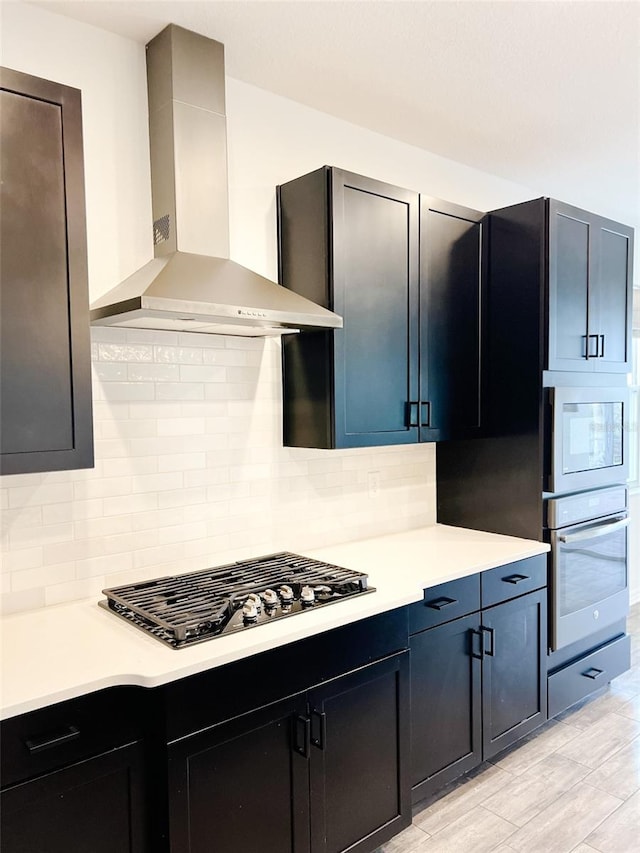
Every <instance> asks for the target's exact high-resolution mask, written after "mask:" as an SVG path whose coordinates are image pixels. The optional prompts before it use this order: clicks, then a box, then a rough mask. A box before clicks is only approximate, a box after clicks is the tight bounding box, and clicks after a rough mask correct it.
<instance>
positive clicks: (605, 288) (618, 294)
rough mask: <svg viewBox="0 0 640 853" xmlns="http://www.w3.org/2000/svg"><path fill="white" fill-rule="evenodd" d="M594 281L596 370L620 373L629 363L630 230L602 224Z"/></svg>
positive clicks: (607, 223)
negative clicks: (595, 280) (595, 281)
mask: <svg viewBox="0 0 640 853" xmlns="http://www.w3.org/2000/svg"><path fill="white" fill-rule="evenodd" d="M599 238H600V239H599V243H598V248H599V257H598V281H599V283H600V286H599V288H598V290H597V291H596V293H595V294H594V296H593V301H594V303H595V302H596V300H597V306H596V305H594V308H593V310H594V313H596V311H597V317H598V327H597V329H594V331H596V332H597V334H598V343H599V358H598V361H597V362H596V370H598V371H600V372H608V371H611V372H619V371H622V372H624V371H625V370H627V369H628V365H629V362H630V349H631V340H630V338H629V328H630V324H629V323H628V322H627V320H628V318H629V317H630V316H631V310H632V308H631V304H630V298H631V294H630V289H629V286H628V283H629V282H630V281H631V271H630V266H631V262H632V255H631V252H632V245H631V244H632V240H631V234H630V229H624V230H620V229H618V230H616V226H615V225H614V223H609V222H606V221H604V222H602V221H601V223H600V229H599Z"/></svg>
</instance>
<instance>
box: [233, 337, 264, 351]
mask: <svg viewBox="0 0 640 853" xmlns="http://www.w3.org/2000/svg"><path fill="white" fill-rule="evenodd" d="M274 341H275V339H269V338H260V337H255V338H243V337H241V336H239V335H238V336H236V335H226V336H225V338H224V343H225V346H226V348H227V349H243V350H259V351H260V352H263V351H264V352H267V351H271V347H270V346H269V345H270V344H271V343H273V342H274ZM267 342H268V343H267Z"/></svg>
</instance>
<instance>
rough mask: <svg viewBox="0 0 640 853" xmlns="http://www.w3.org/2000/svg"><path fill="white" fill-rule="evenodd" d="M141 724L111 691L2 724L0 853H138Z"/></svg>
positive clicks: (132, 704)
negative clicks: (0, 849) (114, 852)
mask: <svg viewBox="0 0 640 853" xmlns="http://www.w3.org/2000/svg"><path fill="white" fill-rule="evenodd" d="M144 716H145V715H144V712H143V705H142V703H141V701H140V694H139V693H138V692H137V691H135V690H129V689H128V688H114V689H111V690H106V691H102V692H100V693H94V694H90V695H88V696H84V697H81V698H79V699H73V700H70V701H68V702H62V703H59V704H57V705H52V706H51V707H49V708H44V709H42V710H39V711H33V712H31V713H28V714H23V715H21V716H18V717H12V718H10V719H8V720H4V721H3V722H2V755H1V759H2V786H3V787H2V792H1V793H0V826H1V837H2V850H3V853H26V851H29V853H68V851H69V850H73V851H74V852H75V851H77V853H112V851H114V850H118V851H122V853H145V851H147V850H148V849H149V846H148V844H147V823H146V804H145V792H146V786H145V772H144V750H143V745H142V740H141V739H140V736H141V733H142V719H143V718H144Z"/></svg>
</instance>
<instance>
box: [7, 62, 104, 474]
mask: <svg viewBox="0 0 640 853" xmlns="http://www.w3.org/2000/svg"><path fill="white" fill-rule="evenodd" d="M0 83H1V90H0V108H1V112H2V125H1V132H2V139H1V144H0V151H1V153H2V156H1V164H0V169H1V173H2V179H1V182H0V183H1V187H2V199H1V205H0V209H1V211H2V215H1V219H0V234H1V241H2V262H1V267H0V285H1V300H2V318H1V329H0V340H1V342H2V347H1V353H0V355H1V358H0V364H1V367H0V388H1V390H2V395H1V397H2V398H1V400H0V410H1V413H2V424H1V427H2V428H1V430H0V436H1V438H0V450H1V454H0V471H1V472H2V473H3V474H16V473H22V472H31V471H52V470H59V469H65V468H86V467H90V466H91V465H93V426H92V420H91V364H90V348H89V308H88V294H87V264H86V236H85V209H84V172H83V161H82V120H81V107H80V92H79V91H78V90H76V89H70V88H69V87H67V86H61V85H58V84H55V83H50V82H48V81H46V80H40V79H39V78H37V77H31V76H29V75H26V74H21V73H19V72H16V71H9V70H7V69H2V71H1V74H0Z"/></svg>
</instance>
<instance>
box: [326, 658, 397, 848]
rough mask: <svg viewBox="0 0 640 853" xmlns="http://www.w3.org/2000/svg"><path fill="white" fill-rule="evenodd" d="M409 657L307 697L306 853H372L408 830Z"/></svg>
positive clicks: (389, 661) (373, 667) (381, 664)
mask: <svg viewBox="0 0 640 853" xmlns="http://www.w3.org/2000/svg"><path fill="white" fill-rule="evenodd" d="M408 658H409V655H408V652H403V653H401V654H399V655H395V656H393V657H391V658H387V659H386V660H383V661H381V662H379V663H375V664H370V665H369V666H367V667H364V668H363V669H361V670H357V671H356V672H354V673H350V674H349V675H345V676H342V677H340V678H337V679H335V680H334V681H331V682H329V683H327V684H326V685H324V686H322V687H318V688H316V689H314V690H312V691H311V692H310V694H309V715H310V719H311V789H310V790H311V845H312V850H313V851H314V853H338V851H342V850H347V849H348V850H349V851H354V853H356V851H363V853H364V851H367V853H369V851H372V850H375V849H376V848H377V847H378V846H379V845H380V844H383V843H384V842H385V841H387V840H388V839H389V838H391V837H392V836H393V835H395V834H396V832H398V831H399V830H400V829H403V828H404V827H405V826H408V825H409V824H410V823H411V803H410V794H409V776H408V771H409V768H408V747H409V717H408V713H409V705H408V702H409V697H408V674H409V669H408V668H409V660H408Z"/></svg>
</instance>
